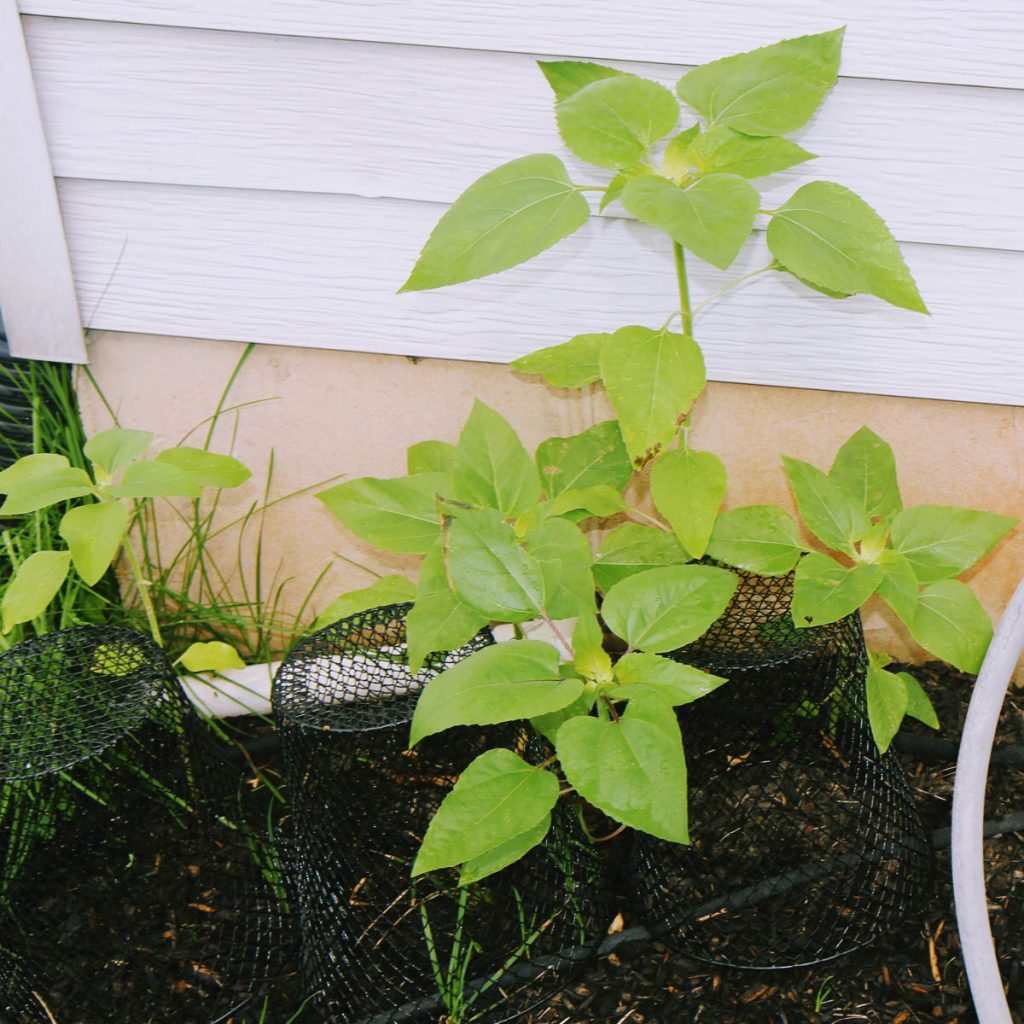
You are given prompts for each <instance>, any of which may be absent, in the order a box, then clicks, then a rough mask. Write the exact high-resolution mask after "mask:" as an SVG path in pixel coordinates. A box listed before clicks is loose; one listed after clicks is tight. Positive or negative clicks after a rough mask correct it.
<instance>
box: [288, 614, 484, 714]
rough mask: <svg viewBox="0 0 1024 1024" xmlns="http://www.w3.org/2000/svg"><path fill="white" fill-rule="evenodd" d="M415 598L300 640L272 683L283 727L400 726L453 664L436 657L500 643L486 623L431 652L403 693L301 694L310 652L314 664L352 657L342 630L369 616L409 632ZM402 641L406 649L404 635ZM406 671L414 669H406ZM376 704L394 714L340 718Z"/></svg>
mask: <svg viewBox="0 0 1024 1024" xmlns="http://www.w3.org/2000/svg"><path fill="white" fill-rule="evenodd" d="M413 603H414V602H412V601H400V602H395V603H393V604H386V605H377V606H374V607H371V608H366V609H363V610H362V611H360V612H355V613H353V614H351V615H346V616H343V617H342V618H340V619H337V620H336V621H335V622H332V623H330V624H329V625H327V626H324V627H323V628H322V629H319V630H317V631H316V632H315V633H311V634H310V635H309V636H307V637H305V638H304V639H302V640H301V641H299V643H297V644H296V645H295V646H294V647H293V648H292V649H291V650H290V651H289V652H288V654H287V656H286V657H285V658H284V659H283V660H282V662H281V664H280V666H279V667H278V669H277V672H275V673H274V679H273V682H272V684H271V690H270V703H271V707H272V709H273V714H274V717H275V719H276V720H277V722H278V723H279V724H280V725H282V726H287V727H289V728H291V729H295V730H297V731H298V732H299V733H300V734H305V733H320V732H330V733H335V734H345V733H363V732H376V731H378V730H380V729H389V728H393V727H394V726H397V725H408V724H409V723H410V722H411V721H412V718H413V714H414V713H415V710H416V703H417V701H418V700H419V697H420V694H421V693H422V692H423V690H424V688H425V687H426V686H427V684H428V683H430V682H431V680H432V679H434V678H435V677H436V676H437V675H439V674H440V672H441V671H443V670H444V668H446V667H448V666H447V665H445V666H442V668H440V669H437V668H433V667H432V666H431V665H430V661H431V660H436V659H446V658H449V657H451V656H453V655H458V654H460V653H461V652H463V651H468V650H471V649H474V648H478V646H479V645H484V646H489V645H491V644H493V643H494V642H495V640H494V636H493V634H492V632H491V629H490V627H489V626H484V627H483V628H482V629H480V630H478V631H477V633H476V634H474V636H473V637H471V638H470V639H469V640H468V641H467V642H466V643H465V644H463V646H462V647H460V648H456V649H455V650H454V651H433V652H431V653H430V655H429V656H428V659H427V662H426V663H424V665H423V667H422V668H421V669H420V671H419V672H418V673H417V674H416V676H411V677H409V679H408V681H407V683H408V685H406V682H405V681H403V685H405V687H406V688H405V689H404V691H403V692H399V693H391V694H389V693H386V692H380V693H377V694H367V695H365V696H361V697H360V696H354V697H353V698H352V699H347V700H343V701H340V702H338V701H325V700H322V699H319V698H317V697H315V696H314V697H313V698H312V699H310V700H309V701H301V700H297V699H296V689H297V685H296V684H297V683H298V682H299V680H301V671H300V670H298V665H299V664H300V663H301V662H302V660H303V659H304V657H308V660H309V661H311V662H313V663H314V664H316V663H320V664H328V663H329V662H330V659H331V658H336V657H346V656H348V655H347V654H345V653H344V651H343V648H344V647H345V646H346V641H347V640H348V638H347V637H345V636H342V635H340V633H341V627H342V626H343V624H345V623H350V622H351V623H359V624H361V623H362V622H363V620H364V618H368V619H371V620H372V619H378V620H381V619H385V618H389V619H390V620H391V621H394V622H396V623H400V628H401V630H402V633H403V634H404V631H405V622H406V618H407V616H408V613H409V610H410V609H411V608H412V607H413ZM354 628H355V627H354ZM335 637H337V643H336V646H337V651H336V652H333V653H332V652H331V651H330V650H325V649H324V648H325V641H326V645H333V642H334V641H335ZM397 642H398V643H400V644H401V646H402V647H403V648H404V646H405V638H404V635H403V636H402V638H401V640H400V641H397ZM403 658H404V655H403ZM406 671H408V670H407V669H406ZM375 705H378V706H382V705H388V706H389V707H390V710H391V712H392V713H391V714H389V715H388V716H387V717H386V718H382V719H381V720H380V721H377V722H367V721H366V720H365V719H359V718H358V717H357V716H356V715H354V714H353V716H352V717H353V720H352V722H351V723H350V724H346V723H345V722H344V721H341V722H339V721H338V717H340V716H339V709H344V708H348V709H350V710H351V709H354V708H356V707H359V706H362V707H373V706H375Z"/></svg>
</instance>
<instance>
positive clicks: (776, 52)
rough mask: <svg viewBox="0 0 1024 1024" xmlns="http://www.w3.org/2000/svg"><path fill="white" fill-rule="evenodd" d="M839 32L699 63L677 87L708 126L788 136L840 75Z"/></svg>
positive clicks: (803, 38)
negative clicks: (722, 126)
mask: <svg viewBox="0 0 1024 1024" xmlns="http://www.w3.org/2000/svg"><path fill="white" fill-rule="evenodd" d="M843 31H844V30H843V29H837V30H835V31H834V32H823V33H820V34H818V35H808V36H799V37H798V38H796V39H784V40H783V41H782V42H779V43H773V44H772V45H771V46H762V47H761V48H760V49H757V50H750V51H749V52H747V53H739V54H736V55H734V56H731V57H723V58H722V59H721V60H715V61H711V62H710V63H708V64H702V65H701V66H700V67H698V68H694V69H693V70H692V71H688V72H687V73H686V74H685V75H683V77H682V78H681V79H680V80H679V84H678V86H677V87H676V92H678V94H679V96H680V98H681V99H682V100H683V101H684V102H685V103H688V104H689V105H690V106H691V107H693V109H694V110H696V111H697V112H698V113H699V114H702V115H703V116H704V117H706V118H707V120H708V122H709V123H710V124H712V125H715V124H723V125H730V126H731V127H733V128H735V129H736V130H737V131H741V132H746V133H747V134H749V135H787V134H788V133H789V132H792V131H796V129H797V128H800V127H801V126H802V125H804V124H806V123H807V122H808V121H809V120H810V118H811V116H812V115H813V114H814V112H815V110H817V109H818V107H819V105H820V104H821V101H822V100H823V99H824V98H825V96H826V95H827V94H828V91H829V90H830V89H831V88H832V86H833V85H835V82H836V77H837V75H838V73H839V55H840V51H841V49H842V45H843Z"/></svg>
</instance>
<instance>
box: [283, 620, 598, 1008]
mask: <svg viewBox="0 0 1024 1024" xmlns="http://www.w3.org/2000/svg"><path fill="white" fill-rule="evenodd" d="M409 607H410V606H409V605H393V606H390V607H385V608H377V609H373V610H371V611H368V612H363V613H361V614H359V615H355V616H352V617H351V618H347V619H343V620H341V621H339V622H337V623H335V624H334V625H333V626H330V627H328V628H327V629H325V630H322V631H321V632H319V633H317V634H316V635H315V636H313V637H312V638H310V639H309V640H308V641H306V642H305V643H303V644H301V645H300V646H299V647H298V648H296V650H295V651H294V652H293V653H292V654H291V656H290V657H289V658H288V659H287V660H286V661H285V662H284V664H283V665H282V666H281V668H280V670H279V671H278V674H277V677H276V679H275V681H274V690H273V703H274V711H275V715H277V716H278V718H279V721H280V725H281V728H282V730H283V749H284V774H285V786H286V793H287V795H288V815H289V816H288V822H287V825H288V844H287V846H288V849H289V851H290V852H289V855H288V858H287V862H288V869H287V874H288V877H289V881H290V885H291V888H292V889H293V891H294V894H295V903H296V906H297V909H298V915H299V919H300V928H301V936H302V939H301V941H302V966H303V972H304V976H305V981H306V985H307V987H308V989H309V991H310V992H315V993H316V997H317V1006H318V1010H319V1011H320V1016H318V1017H317V1020H320V1019H321V1018H322V1017H324V1016H325V1017H326V1019H327V1020H329V1021H331V1022H332V1024H340V1022H345V1024H353V1022H360V1024H371V1022H372V1024H386V1022H387V1024H391V1022H399V1021H438V1020H445V1021H453V1022H463V1021H465V1022H468V1021H498V1020H502V1021H504V1020H512V1019H514V1018H515V1017H517V1016H518V1015H519V1014H520V1013H521V1012H523V1011H524V1010H525V1009H526V1008H527V1007H528V1006H530V1005H531V1004H532V1003H535V1002H537V1001H538V1000H540V999H542V998H544V997H546V996H549V995H550V994H551V993H552V992H553V991H555V990H557V988H558V987H560V986H561V985H562V984H563V983H564V979H565V976H566V974H567V972H568V971H569V969H570V968H571V967H572V966H573V965H574V964H576V963H579V962H580V961H581V960H583V959H585V958H586V957H587V956H589V955H591V954H592V952H593V949H594V946H595V943H596V940H598V939H599V938H600V937H601V936H602V935H603V934H604V930H605V928H606V926H607V924H608V920H609V918H608V915H607V910H606V908H605V906H604V905H603V903H602V899H603V897H602V895H601V894H602V891H603V886H602V885H601V884H600V865H599V862H598V858H597V856H596V853H595V851H594V849H593V847H592V845H591V844H590V842H589V841H588V840H587V839H586V837H585V836H584V835H583V833H582V830H581V829H580V828H579V825H578V823H577V822H576V819H575V818H574V817H571V816H569V815H560V814H558V813H556V815H555V824H554V826H553V828H552V831H551V833H550V834H549V837H548V839H547V840H546V841H545V842H544V843H543V844H541V845H540V846H539V847H536V848H535V849H534V850H533V851H532V852H531V853H529V854H528V855H527V856H526V857H525V858H524V859H523V860H522V861H520V862H518V863H517V864H514V865H512V866H511V867H509V868H506V869H504V870H503V871H501V872H499V873H498V874H496V875H493V876H491V877H489V878H486V879H483V880H482V881H481V882H479V883H476V884H474V885H471V886H467V887H466V888H464V889H459V887H458V886H457V874H456V873H455V872H454V871H441V872H433V873H431V874H430V875H427V876H423V877H421V878H418V879H416V880H412V879H411V878H410V867H411V865H412V862H413V860H414V858H415V856H416V853H417V851H418V849H419V845H420V842H421V840H422V837H423V835H424V832H425V831H426V828H427V826H428V824H429V822H430V820H431V818H432V817H433V814H434V812H435V811H436V809H437V807H438V806H439V805H440V803H441V801H442V800H443V798H444V797H445V795H446V794H447V793H448V791H449V790H450V789H451V787H452V786H453V785H454V783H455V781H456V780H457V777H458V773H459V772H461V771H462V770H463V769H464V768H465V767H466V766H467V765H468V764H469V763H470V761H472V760H473V759H474V758H475V757H476V756H477V755H478V754H480V753H482V752H483V751H484V750H485V749H487V748H489V747H494V746H498V745H502V746H507V747H509V748H511V749H514V750H516V751H517V752H519V753H520V754H522V755H523V756H524V757H525V758H526V759H527V760H533V761H540V760H542V759H543V757H544V754H545V752H544V750H543V748H542V747H541V745H540V743H539V742H538V741H537V740H536V739H535V738H533V737H532V736H531V735H530V734H529V733H528V732H527V730H526V729H525V728H523V727H520V726H507V727H497V728H488V729H476V728H461V729H453V730H448V731H447V732H445V733H443V734H441V735H439V736H433V737H430V738H428V739H426V740H423V741H422V742H421V743H419V744H418V745H417V746H416V748H415V749H414V750H408V749H407V747H408V737H409V722H410V720H411V718H412V713H413V710H414V708H415V705H416V700H417V699H418V696H419V693H420V691H421V689H422V687H423V686H424V685H425V684H426V683H427V682H428V681H429V680H430V679H431V678H433V676H435V675H436V674H438V673H439V672H441V671H443V670H444V669H445V668H447V667H450V666H451V665H454V664H456V663H457V662H458V661H459V660H461V659H464V658H466V657H468V656H469V655H470V654H472V653H473V652H474V651H477V650H480V649H482V648H483V647H485V646H487V645H489V644H490V643H492V642H493V640H492V639H491V637H490V634H489V633H487V632H485V633H481V634H480V635H478V636H477V637H476V638H475V639H474V640H473V641H471V642H470V643H469V644H468V645H467V646H466V647H464V648H462V649H461V650H458V651H455V652H453V653H450V654H440V655H432V656H431V658H430V659H429V660H428V663H427V665H426V667H425V668H424V669H423V670H422V671H421V672H420V673H419V674H418V675H416V676H415V677H414V676H412V675H411V674H410V672H409V670H408V668H407V665H406V647H405V615H406V612H407V611H408V608H409Z"/></svg>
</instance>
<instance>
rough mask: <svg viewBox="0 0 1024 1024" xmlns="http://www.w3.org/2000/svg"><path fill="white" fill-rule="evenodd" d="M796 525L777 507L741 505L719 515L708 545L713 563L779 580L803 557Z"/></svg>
mask: <svg viewBox="0 0 1024 1024" xmlns="http://www.w3.org/2000/svg"><path fill="white" fill-rule="evenodd" d="M803 550H804V548H803V545H802V544H801V543H800V537H799V535H798V534H797V529H796V523H794V522H793V520H792V519H791V518H790V517H789V516H788V515H787V514H786V513H785V512H783V510H782V509H781V508H779V507H778V506H777V505H744V506H742V507H741V508H734V509H730V510H729V511H727V512H722V513H721V514H720V515H719V516H718V519H717V520H716V521H715V528H714V530H713V531H712V533H711V539H710V541H709V542H708V550H707V553H708V554H709V555H710V556H711V557H712V558H714V559H715V560H716V561H719V562H725V563H726V564H727V565H734V566H736V568H737V569H746V570H747V571H748V572H756V573H759V574H760V575H762V576H783V575H785V574H786V573H787V572H789V571H790V570H791V569H792V568H793V566H795V565H796V563H797V561H798V560H799V558H800V555H801V554H802V553H803Z"/></svg>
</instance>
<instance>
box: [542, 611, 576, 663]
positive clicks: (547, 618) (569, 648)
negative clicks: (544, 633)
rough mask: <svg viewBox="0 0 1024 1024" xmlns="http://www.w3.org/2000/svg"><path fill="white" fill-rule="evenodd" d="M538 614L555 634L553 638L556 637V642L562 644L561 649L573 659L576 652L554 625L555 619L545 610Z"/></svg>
mask: <svg viewBox="0 0 1024 1024" xmlns="http://www.w3.org/2000/svg"><path fill="white" fill-rule="evenodd" d="M540 614H541V617H542V618H543V619H544V621H545V622H546V623H547V625H548V628H549V629H550V630H551V632H552V633H554V634H555V639H557V640H558V642H559V643H560V644H561V645H562V649H563V650H564V651H565V653H566V654H568V655H569V658H570V660H572V661H575V660H576V652H575V651H574V650H573V649H572V644H571V643H569V641H568V640H566V638H565V637H564V636H563V635H562V631H561V630H560V629H559V628H558V626H556V625H555V620H554V619H552V618H551V616H550V615H548V613H547V612H541V613H540Z"/></svg>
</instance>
